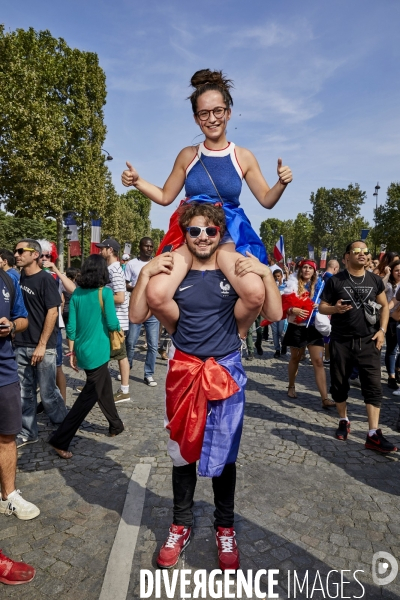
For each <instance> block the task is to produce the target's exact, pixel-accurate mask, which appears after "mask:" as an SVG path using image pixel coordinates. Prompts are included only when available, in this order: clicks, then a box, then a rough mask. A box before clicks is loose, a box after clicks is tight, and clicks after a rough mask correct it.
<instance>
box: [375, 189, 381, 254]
mask: <svg viewBox="0 0 400 600" xmlns="http://www.w3.org/2000/svg"><path fill="white" fill-rule="evenodd" d="M380 189H381V186H380V185H379V181H378V183H377V184H376V186H375V192H374V193H373V196H375V200H376V205H375V219H374V221H375V236H374V237H375V251H374V256H376V237H377V231H376V217H377V212H378V191H379V190H380Z"/></svg>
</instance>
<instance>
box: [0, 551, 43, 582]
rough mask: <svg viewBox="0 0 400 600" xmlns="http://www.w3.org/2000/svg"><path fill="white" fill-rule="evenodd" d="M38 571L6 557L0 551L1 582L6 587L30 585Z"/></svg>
mask: <svg viewBox="0 0 400 600" xmlns="http://www.w3.org/2000/svg"><path fill="white" fill-rule="evenodd" d="M35 575H36V571H35V569H34V568H33V567H31V566H30V565H27V564H26V563H23V562H16V561H15V560H11V558H8V556H5V555H4V554H3V553H2V551H1V550H0V581H1V583H5V584H6V585H20V584H21V583H29V582H30V581H32V579H33V578H34V577H35Z"/></svg>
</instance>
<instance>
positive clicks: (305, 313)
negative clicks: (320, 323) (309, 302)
mask: <svg viewBox="0 0 400 600" xmlns="http://www.w3.org/2000/svg"><path fill="white" fill-rule="evenodd" d="M292 314H293V315H296V317H300V319H306V318H307V317H308V316H309V314H310V313H309V311H308V310H304V309H303V308H299V307H298V306H295V307H293V308H292Z"/></svg>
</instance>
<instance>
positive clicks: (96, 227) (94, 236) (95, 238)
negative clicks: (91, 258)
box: [90, 219, 101, 254]
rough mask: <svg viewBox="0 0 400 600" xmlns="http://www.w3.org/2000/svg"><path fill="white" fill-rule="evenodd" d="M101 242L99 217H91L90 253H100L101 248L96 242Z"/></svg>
mask: <svg viewBox="0 0 400 600" xmlns="http://www.w3.org/2000/svg"><path fill="white" fill-rule="evenodd" d="M100 242H101V219H92V232H91V236H90V254H100V252H101V248H97V247H96V244H100Z"/></svg>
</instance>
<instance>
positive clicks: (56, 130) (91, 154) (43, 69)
mask: <svg viewBox="0 0 400 600" xmlns="http://www.w3.org/2000/svg"><path fill="white" fill-rule="evenodd" d="M105 99H106V89H105V75H104V72H103V70H102V69H101V68H100V66H99V63H98V57H97V55H96V54H95V53H93V52H83V51H80V50H78V49H72V48H70V47H69V46H68V45H67V44H66V42H65V41H64V40H63V39H61V38H60V39H55V38H53V37H52V36H51V34H50V32H49V31H39V32H36V31H35V30H34V29H32V28H30V29H29V30H27V31H24V30H22V29H17V30H16V31H14V32H10V33H7V32H5V31H4V26H0V197H1V198H2V199H3V201H4V202H5V205H6V207H7V210H9V211H10V212H12V213H14V214H15V215H16V216H18V217H20V216H21V217H28V218H31V219H35V218H43V217H52V218H54V219H55V220H56V222H57V242H58V249H59V254H60V256H61V264H62V261H63V214H64V213H65V212H67V211H75V212H76V213H78V214H80V215H81V217H83V218H84V219H87V218H88V213H89V210H90V208H93V207H95V208H96V211H97V212H101V211H102V210H103V209H104V207H105V202H106V191H105V178H106V173H107V168H106V167H105V165H104V158H103V155H102V153H101V146H102V144H103V142H104V139H105V134H106V128H105V125H104V122H103V106H104V104H105Z"/></svg>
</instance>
